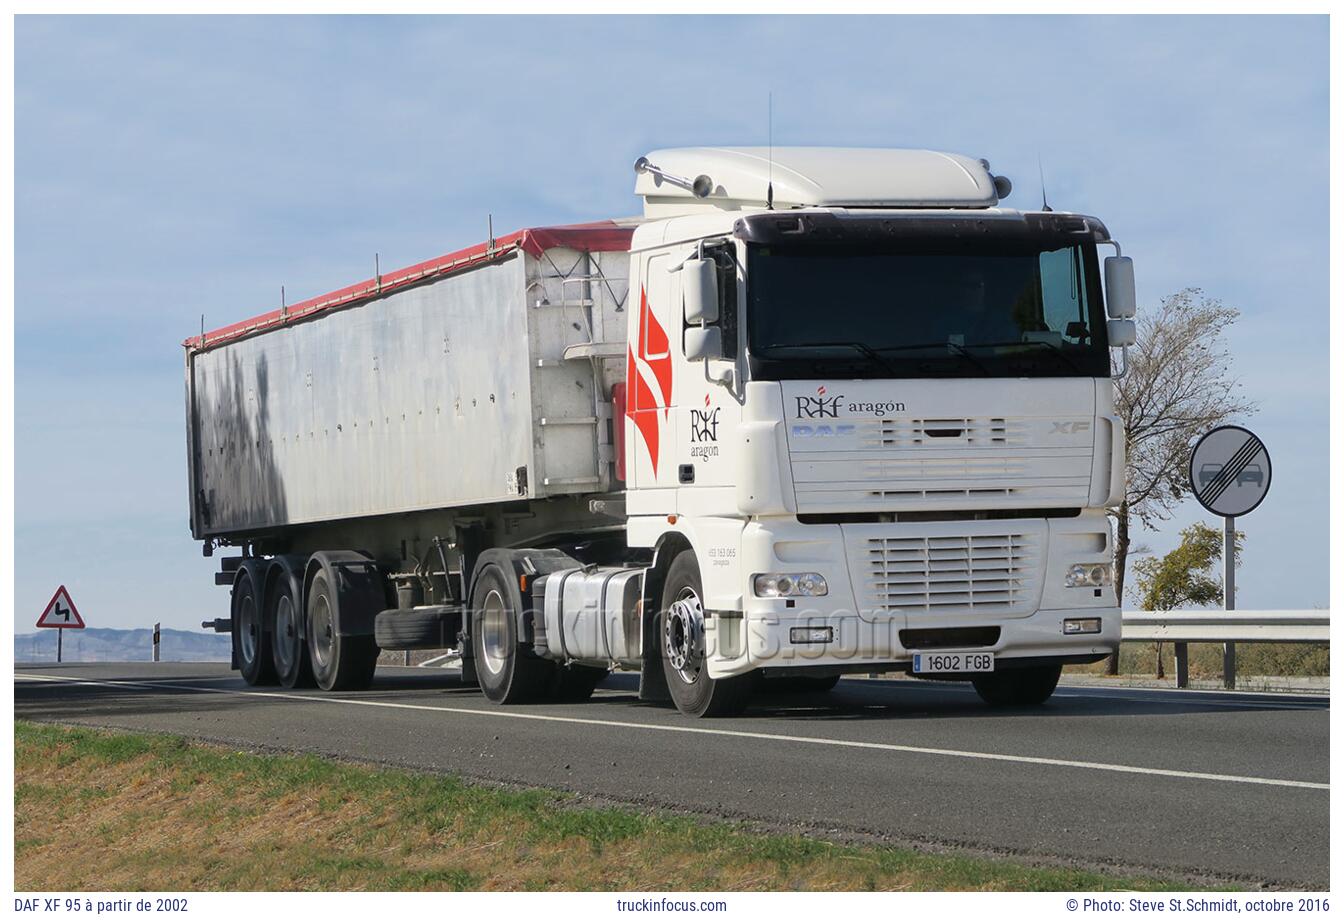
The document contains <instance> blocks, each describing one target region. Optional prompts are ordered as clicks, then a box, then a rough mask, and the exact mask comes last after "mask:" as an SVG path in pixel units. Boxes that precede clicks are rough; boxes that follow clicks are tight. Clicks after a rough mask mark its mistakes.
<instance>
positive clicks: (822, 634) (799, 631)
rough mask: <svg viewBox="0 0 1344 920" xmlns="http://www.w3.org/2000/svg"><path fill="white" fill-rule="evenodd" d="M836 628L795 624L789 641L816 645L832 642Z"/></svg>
mask: <svg viewBox="0 0 1344 920" xmlns="http://www.w3.org/2000/svg"><path fill="white" fill-rule="evenodd" d="M834 636H835V630H833V629H831V627H829V626H794V627H793V628H791V629H790V630H789V641H790V642H792V643H793V644H794V645H815V644H816V643H819V642H830V641H831V639H832V638H834Z"/></svg>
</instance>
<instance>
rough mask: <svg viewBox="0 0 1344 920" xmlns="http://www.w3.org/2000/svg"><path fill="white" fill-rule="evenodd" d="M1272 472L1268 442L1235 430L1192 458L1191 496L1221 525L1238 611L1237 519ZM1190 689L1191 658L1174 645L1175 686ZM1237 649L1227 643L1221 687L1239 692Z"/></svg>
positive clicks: (1226, 602) (1226, 581)
mask: <svg viewBox="0 0 1344 920" xmlns="http://www.w3.org/2000/svg"><path fill="white" fill-rule="evenodd" d="M1272 476H1273V467H1272V466H1271V465H1270V462H1269V451H1268V450H1266V449H1265V445H1264V442H1263V441H1261V440H1260V439H1259V438H1258V437H1256V436H1255V435H1254V434H1252V433H1251V432H1249V431H1247V430H1246V429H1245V428H1242V427H1240V426H1237V425H1223V426H1221V427H1218V428H1215V429H1213V430H1212V431H1210V432H1209V433H1208V434H1206V435H1204V437H1202V438H1200V439H1199V441H1198V442H1197V443H1196V444H1195V449H1194V450H1193V451H1191V452H1190V491H1192V492H1193V493H1194V495H1195V498H1196V499H1197V500H1198V501H1199V503H1200V504H1201V505H1203V506H1204V507H1205V508H1206V509H1207V510H1209V511H1211V512H1213V513H1214V514H1216V515H1218V516H1219V517H1221V518H1222V519H1223V607H1224V609H1226V610H1236V609H1237V579H1236V574H1237V518H1239V517H1241V516H1242V515H1246V514H1250V513H1251V512H1252V511H1254V510H1255V509H1256V508H1257V507H1259V505H1260V503H1261V502H1262V501H1264V500H1265V496H1266V495H1267V494H1269V483H1270V479H1271V478H1272ZM1188 684H1189V652H1188V650H1187V648H1186V646H1185V643H1183V642H1181V643H1177V645H1176V686H1178V687H1184V686H1187V685H1188ZM1236 685H1237V646H1236V643H1234V642H1224V643H1223V687H1224V688H1225V689H1228V690H1234V689H1236Z"/></svg>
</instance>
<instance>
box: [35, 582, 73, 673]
mask: <svg viewBox="0 0 1344 920" xmlns="http://www.w3.org/2000/svg"><path fill="white" fill-rule="evenodd" d="M37 625H38V626H39V627H40V628H42V629H55V630H58V632H57V633H56V661H57V662H58V663H59V662H60V661H61V658H62V657H63V653H64V650H65V643H64V641H62V640H63V639H64V637H65V631H66V630H67V629H83V628H84V619H83V618H82V617H81V616H80V615H79V611H78V610H77V609H76V608H75V602H74V601H72V600H71V599H70V592H69V591H67V590H65V585H61V586H60V587H59V588H57V589H56V593H55V594H53V595H52V596H51V600H49V601H47V606H46V608H45V609H44V610H43V611H42V615H41V616H40V617H38V618H37Z"/></svg>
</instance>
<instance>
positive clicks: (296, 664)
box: [265, 571, 316, 687]
mask: <svg viewBox="0 0 1344 920" xmlns="http://www.w3.org/2000/svg"><path fill="white" fill-rule="evenodd" d="M265 611H266V625H267V626H269V627H270V630H269V631H270V634H271V660H272V661H273V662H274V664H275V676H276V677H277V678H278V679H279V681H280V684H281V685H282V686H285V687H312V686H314V684H315V683H316V681H314V679H313V666H312V663H311V662H310V661H309V658H308V647H307V645H306V644H305V642H304V637H303V633H304V630H303V623H302V618H303V616H304V614H303V608H302V602H301V601H300V600H299V598H298V597H296V596H295V591H294V582H293V581H292V580H291V578H290V577H289V573H288V572H284V571H282V572H280V573H279V574H278V575H277V576H276V577H275V578H273V579H272V580H271V585H270V589H269V590H268V591H267V593H266V607H265Z"/></svg>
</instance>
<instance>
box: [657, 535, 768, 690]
mask: <svg viewBox="0 0 1344 920" xmlns="http://www.w3.org/2000/svg"><path fill="white" fill-rule="evenodd" d="M703 595H704V588H703V586H702V585H701V582H700V566H699V565H698V564H697V563H696V561H695V552H694V551H692V550H684V551H682V552H681V553H680V554H679V555H678V556H677V557H676V558H675V559H673V560H672V565H671V566H670V567H669V568H668V570H667V579H666V580H665V581H664V582H663V603H662V607H661V612H660V613H659V615H658V616H659V622H658V637H659V644H660V647H661V649H662V659H663V675H664V676H665V677H666V678H667V689H668V692H669V693H671V695H672V702H674V703H676V705H677V708H678V709H680V710H681V711H682V712H684V713H685V714H686V715H689V716H727V715H736V714H737V713H739V712H741V711H742V710H743V709H745V708H746V707H747V703H748V702H750V701H751V689H752V677H751V675H750V674H742V675H739V676H737V677H729V678H720V679H718V680H715V679H714V678H712V677H710V676H709V670H708V668H707V667H706V662H705V608H704V604H703V603H702V602H701V597H702V596H703Z"/></svg>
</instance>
